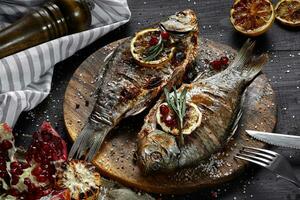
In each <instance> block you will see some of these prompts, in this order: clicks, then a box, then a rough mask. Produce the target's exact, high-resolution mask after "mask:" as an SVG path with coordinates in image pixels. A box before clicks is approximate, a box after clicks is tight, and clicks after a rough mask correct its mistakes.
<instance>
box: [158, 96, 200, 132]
mask: <svg viewBox="0 0 300 200" xmlns="http://www.w3.org/2000/svg"><path fill="white" fill-rule="evenodd" d="M156 120H157V123H158V124H159V125H160V127H161V128H162V130H163V131H165V132H167V133H171V134H172V135H176V136H178V135H179V129H178V124H177V121H176V115H175V113H174V111H172V109H171V108H169V106H168V104H167V103H162V104H161V105H160V106H159V108H158V110H157V112H156ZM201 120H202V113H201V112H200V111H199V109H198V107H197V105H196V104H194V103H190V102H187V103H186V114H185V117H184V124H183V129H182V133H183V134H185V135H189V134H191V133H192V132H193V131H194V130H195V129H196V128H197V127H198V126H200V124H201Z"/></svg>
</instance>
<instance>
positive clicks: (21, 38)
mask: <svg viewBox="0 0 300 200" xmlns="http://www.w3.org/2000/svg"><path fill="white" fill-rule="evenodd" d="M90 24H91V12H90V8H89V4H88V2H87V1H85V0H52V1H50V2H48V3H46V4H44V5H43V6H42V7H41V8H40V9H38V10H32V11H31V12H30V13H28V14H27V15H25V16H24V17H23V18H21V19H19V20H18V21H16V22H15V23H13V24H12V25H10V26H9V27H7V28H5V29H4V30H2V31H1V32H0V58H3V57H5V56H8V55H11V54H14V53H17V52H19V51H21V50H24V49H27V48H29V47H32V46H35V45H38V44H41V43H43V42H46V41H49V40H53V39H55V38H58V37H61V36H64V35H67V34H71V33H76V32H80V31H83V30H86V29H87V28H88V27H89V26H90Z"/></svg>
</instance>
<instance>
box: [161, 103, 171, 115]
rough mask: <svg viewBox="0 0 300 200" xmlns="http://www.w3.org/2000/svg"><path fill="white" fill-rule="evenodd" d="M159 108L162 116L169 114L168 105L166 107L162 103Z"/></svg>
mask: <svg viewBox="0 0 300 200" xmlns="http://www.w3.org/2000/svg"><path fill="white" fill-rule="evenodd" d="M159 110H160V113H161V114H162V115H163V116H166V115H167V114H169V112H170V109H169V107H168V106H167V105H164V104H163V105H161V106H160V108H159Z"/></svg>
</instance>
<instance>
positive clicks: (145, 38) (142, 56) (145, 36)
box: [130, 28, 175, 67]
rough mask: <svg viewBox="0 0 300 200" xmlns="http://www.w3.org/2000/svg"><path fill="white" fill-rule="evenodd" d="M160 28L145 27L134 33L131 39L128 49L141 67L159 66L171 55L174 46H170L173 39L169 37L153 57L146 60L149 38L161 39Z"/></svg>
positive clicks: (149, 43)
mask: <svg viewBox="0 0 300 200" xmlns="http://www.w3.org/2000/svg"><path fill="white" fill-rule="evenodd" d="M160 34H161V30H160V29H159V28H151V29H145V30H142V31H140V32H138V33H136V35H135V37H134V38H133V39H132V40H131V44H130V51H131V54H132V56H133V58H134V59H135V60H136V62H137V63H138V64H139V65H141V66H143V67H161V66H163V64H164V63H166V62H168V61H169V60H171V58H172V57H173V54H174V51H175V47H173V46H172V43H173V42H174V40H173V39H172V38H171V37H169V38H168V39H167V40H164V41H163V48H162V49H161V51H159V52H158V54H157V56H155V58H154V59H151V60H147V53H148V52H149V48H151V46H153V45H151V42H150V40H151V38H153V37H154V38H157V40H158V41H159V38H160V40H161V36H160Z"/></svg>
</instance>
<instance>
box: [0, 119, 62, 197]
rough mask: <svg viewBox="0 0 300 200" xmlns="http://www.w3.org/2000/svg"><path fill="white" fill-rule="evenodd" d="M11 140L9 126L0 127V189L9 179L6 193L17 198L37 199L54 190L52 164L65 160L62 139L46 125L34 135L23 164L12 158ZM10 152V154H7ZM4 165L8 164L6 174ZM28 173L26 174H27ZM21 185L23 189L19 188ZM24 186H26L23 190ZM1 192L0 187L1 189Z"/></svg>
mask: <svg viewBox="0 0 300 200" xmlns="http://www.w3.org/2000/svg"><path fill="white" fill-rule="evenodd" d="M12 148H14V137H13V135H12V133H11V129H10V128H9V126H7V125H5V124H2V125H0V187H3V186H2V185H3V181H2V180H4V179H5V180H8V182H7V183H6V185H8V186H9V187H10V188H7V189H5V190H7V194H10V195H12V196H15V197H17V199H26V200H37V199H40V198H41V197H42V196H45V195H48V194H50V193H51V192H52V191H53V186H54V185H53V184H54V174H55V172H56V169H55V162H61V161H66V160H67V147H66V143H65V142H64V140H63V139H62V138H61V137H60V136H59V134H58V133H57V132H56V131H55V130H54V129H53V128H52V127H51V125H50V124H49V123H47V122H44V123H43V124H42V126H41V128H40V131H38V132H36V133H34V134H33V140H32V143H31V145H30V147H29V149H28V150H27V152H26V155H25V157H26V162H22V161H18V160H15V158H14V157H13V154H14V151H13V150H11V149H12ZM9 151H11V152H9ZM6 162H11V163H10V169H9V170H10V173H9V174H8V172H7V168H6ZM28 173H29V174H28ZM22 184H23V186H21V185H22ZM24 185H25V186H26V187H27V188H26V187H25V188H24ZM0 189H1V188H0Z"/></svg>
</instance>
